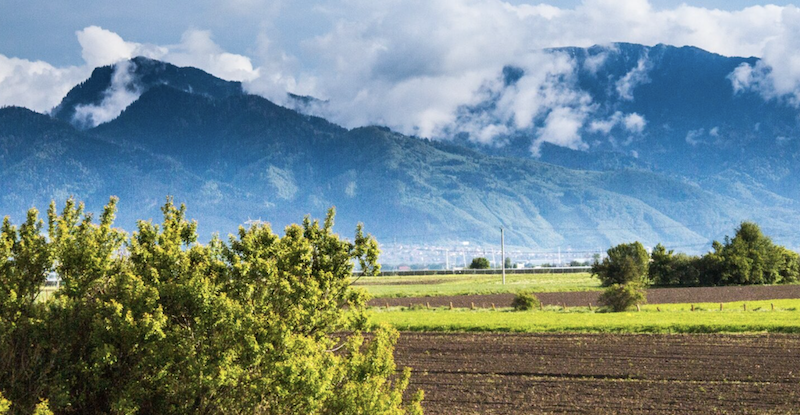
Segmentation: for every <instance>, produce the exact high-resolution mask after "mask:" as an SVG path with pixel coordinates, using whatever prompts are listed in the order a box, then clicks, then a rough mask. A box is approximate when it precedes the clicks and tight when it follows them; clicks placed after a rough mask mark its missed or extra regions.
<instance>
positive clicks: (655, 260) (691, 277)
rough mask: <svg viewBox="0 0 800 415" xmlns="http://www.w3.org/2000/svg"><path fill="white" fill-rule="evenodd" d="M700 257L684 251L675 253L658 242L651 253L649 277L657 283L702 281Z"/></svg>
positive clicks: (693, 282) (695, 282) (684, 283)
mask: <svg viewBox="0 0 800 415" xmlns="http://www.w3.org/2000/svg"><path fill="white" fill-rule="evenodd" d="M700 260H701V259H700V258H699V257H696V256H689V255H686V254H684V253H677V254H675V253H674V251H673V250H669V251H667V250H666V248H665V247H664V246H663V245H661V244H658V245H656V247H655V248H653V252H652V253H651V254H650V266H649V269H648V279H649V280H650V282H651V283H652V284H655V285H662V286H668V285H676V286H684V287H686V286H694V285H698V284H699V283H700V274H701V272H700V271H701V264H700Z"/></svg>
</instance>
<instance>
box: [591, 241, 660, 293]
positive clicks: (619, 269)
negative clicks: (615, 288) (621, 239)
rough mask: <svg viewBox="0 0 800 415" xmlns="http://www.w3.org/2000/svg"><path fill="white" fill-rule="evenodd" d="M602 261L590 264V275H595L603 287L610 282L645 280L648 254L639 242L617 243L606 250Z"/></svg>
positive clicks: (643, 282)
mask: <svg viewBox="0 0 800 415" xmlns="http://www.w3.org/2000/svg"><path fill="white" fill-rule="evenodd" d="M607 254H608V256H607V257H606V258H603V261H602V262H598V261H595V262H594V264H592V275H595V276H597V278H599V279H600V282H601V283H602V285H603V286H604V287H608V286H611V285H612V284H627V283H629V282H639V283H642V284H645V283H646V282H647V281H646V279H647V270H648V264H649V260H650V256H649V255H647V251H646V250H645V249H644V246H642V244H641V243H639V242H633V243H629V244H619V245H617V246H614V247H612V248H609V250H608V251H607Z"/></svg>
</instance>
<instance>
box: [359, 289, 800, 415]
mask: <svg viewBox="0 0 800 415" xmlns="http://www.w3.org/2000/svg"><path fill="white" fill-rule="evenodd" d="M600 294H601V292H600V291H586V292H562V293H537V294H536V296H537V297H539V300H541V301H542V304H545V305H566V306H568V307H575V306H587V305H588V304H589V303H592V304H593V305H597V299H598V297H599V296H600ZM783 298H800V285H768V286H741V287H739V286H737V287H691V288H653V289H649V290H647V303H648V304H666V303H719V302H729V301H755V300H778V299H783ZM513 299H514V294H489V295H460V296H450V297H408V298H377V299H374V300H372V301H370V305H373V306H377V307H381V306H385V305H386V304H389V305H390V306H408V305H409V304H421V305H426V304H430V306H431V307H440V306H449V305H450V303H451V302H452V303H453V306H454V307H470V306H471V304H473V303H474V304H475V307H484V308H486V307H491V306H492V303H494V304H495V306H496V307H509V306H510V305H511V301H512V300H513ZM798 411H799V412H800V410H798Z"/></svg>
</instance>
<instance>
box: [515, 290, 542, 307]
mask: <svg viewBox="0 0 800 415" xmlns="http://www.w3.org/2000/svg"><path fill="white" fill-rule="evenodd" d="M541 305H542V303H541V301H539V299H538V298H537V297H536V296H535V295H534V294H533V293H529V292H520V293H517V295H516V296H515V297H514V301H512V302H511V306H512V307H514V310H515V311H528V310H533V309H536V308H539V307H541Z"/></svg>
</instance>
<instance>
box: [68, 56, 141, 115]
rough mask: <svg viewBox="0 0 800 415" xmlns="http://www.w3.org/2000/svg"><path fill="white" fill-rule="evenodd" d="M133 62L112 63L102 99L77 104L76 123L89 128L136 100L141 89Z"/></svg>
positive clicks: (116, 113)
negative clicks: (108, 83) (95, 103)
mask: <svg viewBox="0 0 800 415" xmlns="http://www.w3.org/2000/svg"><path fill="white" fill-rule="evenodd" d="M135 69H136V68H135V64H134V63H133V62H131V61H121V62H118V63H116V64H114V75H113V76H112V77H111V86H110V87H109V88H108V89H107V90H106V91H105V92H104V96H103V100H102V102H100V104H98V105H78V106H77V107H76V108H75V116H74V119H75V121H76V124H77V125H80V126H83V127H87V128H91V127H96V126H98V125H100V124H102V123H105V122H109V121H111V120H113V119H114V118H117V116H118V115H119V114H120V113H121V112H122V111H123V110H124V109H125V108H127V107H128V105H131V104H132V103H133V101H136V100H137V99H138V98H139V95H141V90H140V88H139V86H138V85H137V82H136V79H135V77H134V73H133V72H134V70H135Z"/></svg>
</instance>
